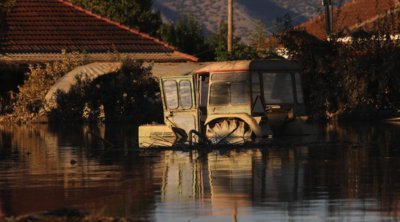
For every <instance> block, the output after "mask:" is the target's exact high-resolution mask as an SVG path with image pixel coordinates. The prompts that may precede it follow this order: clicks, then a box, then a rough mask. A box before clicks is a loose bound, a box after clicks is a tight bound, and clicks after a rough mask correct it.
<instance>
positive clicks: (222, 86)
mask: <svg viewBox="0 0 400 222" xmlns="http://www.w3.org/2000/svg"><path fill="white" fill-rule="evenodd" d="M210 104H211V105H228V104H229V83H228V82H216V83H213V84H211V90H210Z"/></svg>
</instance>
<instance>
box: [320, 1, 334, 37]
mask: <svg viewBox="0 0 400 222" xmlns="http://www.w3.org/2000/svg"><path fill="white" fill-rule="evenodd" d="M322 4H323V5H324V6H325V20H326V34H328V36H329V35H330V34H331V33H332V31H333V21H332V20H333V18H332V0H323V1H322Z"/></svg>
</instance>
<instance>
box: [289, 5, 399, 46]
mask: <svg viewBox="0 0 400 222" xmlns="http://www.w3.org/2000/svg"><path fill="white" fill-rule="evenodd" d="M399 13H400V0H353V1H351V2H349V3H346V4H345V5H343V6H342V7H340V8H335V9H333V12H332V21H333V24H332V28H333V30H332V31H333V33H343V34H345V35H349V34H351V33H352V32H354V31H357V30H364V31H374V30H376V29H375V28H376V25H382V24H385V26H386V28H387V29H388V30H390V31H391V32H392V34H394V35H395V34H397V31H398V24H399V23H398V19H399V16H398V15H399ZM325 18H326V17H325V15H320V16H317V17H315V18H313V19H311V20H309V21H306V22H304V23H302V24H300V25H299V26H297V27H296V28H297V29H303V30H305V31H307V32H308V33H309V34H311V35H314V36H315V37H317V38H319V39H321V40H326V39H327V38H328V34H327V31H326V20H325Z"/></svg>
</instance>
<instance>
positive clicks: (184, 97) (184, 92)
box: [179, 80, 193, 109]
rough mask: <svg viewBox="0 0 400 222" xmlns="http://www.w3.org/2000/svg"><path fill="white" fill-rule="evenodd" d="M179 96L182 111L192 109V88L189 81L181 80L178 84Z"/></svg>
mask: <svg viewBox="0 0 400 222" xmlns="http://www.w3.org/2000/svg"><path fill="white" fill-rule="evenodd" d="M179 96H180V98H181V107H182V108H183V109H190V108H192V106H193V101H192V86H191V84H190V82H189V81H187V80H183V81H180V82H179Z"/></svg>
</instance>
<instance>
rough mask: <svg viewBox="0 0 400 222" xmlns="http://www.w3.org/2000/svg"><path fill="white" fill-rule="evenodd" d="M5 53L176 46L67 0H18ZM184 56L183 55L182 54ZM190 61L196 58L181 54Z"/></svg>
mask: <svg viewBox="0 0 400 222" xmlns="http://www.w3.org/2000/svg"><path fill="white" fill-rule="evenodd" d="M6 22H7V26H8V27H7V31H6V34H5V35H4V36H3V39H1V40H0V41H1V43H0V49H1V51H2V52H3V53H13V54H15V53H60V52H61V50H67V51H85V52H87V53H107V52H110V51H115V50H117V51H118V52H126V53H150V54H151V53H155V54H159V53H174V52H176V51H175V48H174V47H172V46H170V45H168V44H166V43H164V42H161V41H159V40H157V39H155V38H152V37H150V36H149V35H147V34H144V33H140V32H139V31H138V30H135V29H131V28H129V27H126V26H124V25H121V24H119V23H116V22H114V21H111V20H109V19H107V18H103V17H101V16H99V15H96V14H94V13H92V12H90V11H88V10H85V9H82V8H80V7H78V6H75V5H73V4H72V3H70V2H68V1H66V0H16V4H15V6H14V7H13V8H12V9H11V11H10V12H9V13H8V14H7V16H6ZM180 55H181V54H180ZM182 57H183V58H184V59H185V60H187V61H195V60H197V58H195V57H192V56H189V55H186V54H182Z"/></svg>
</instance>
